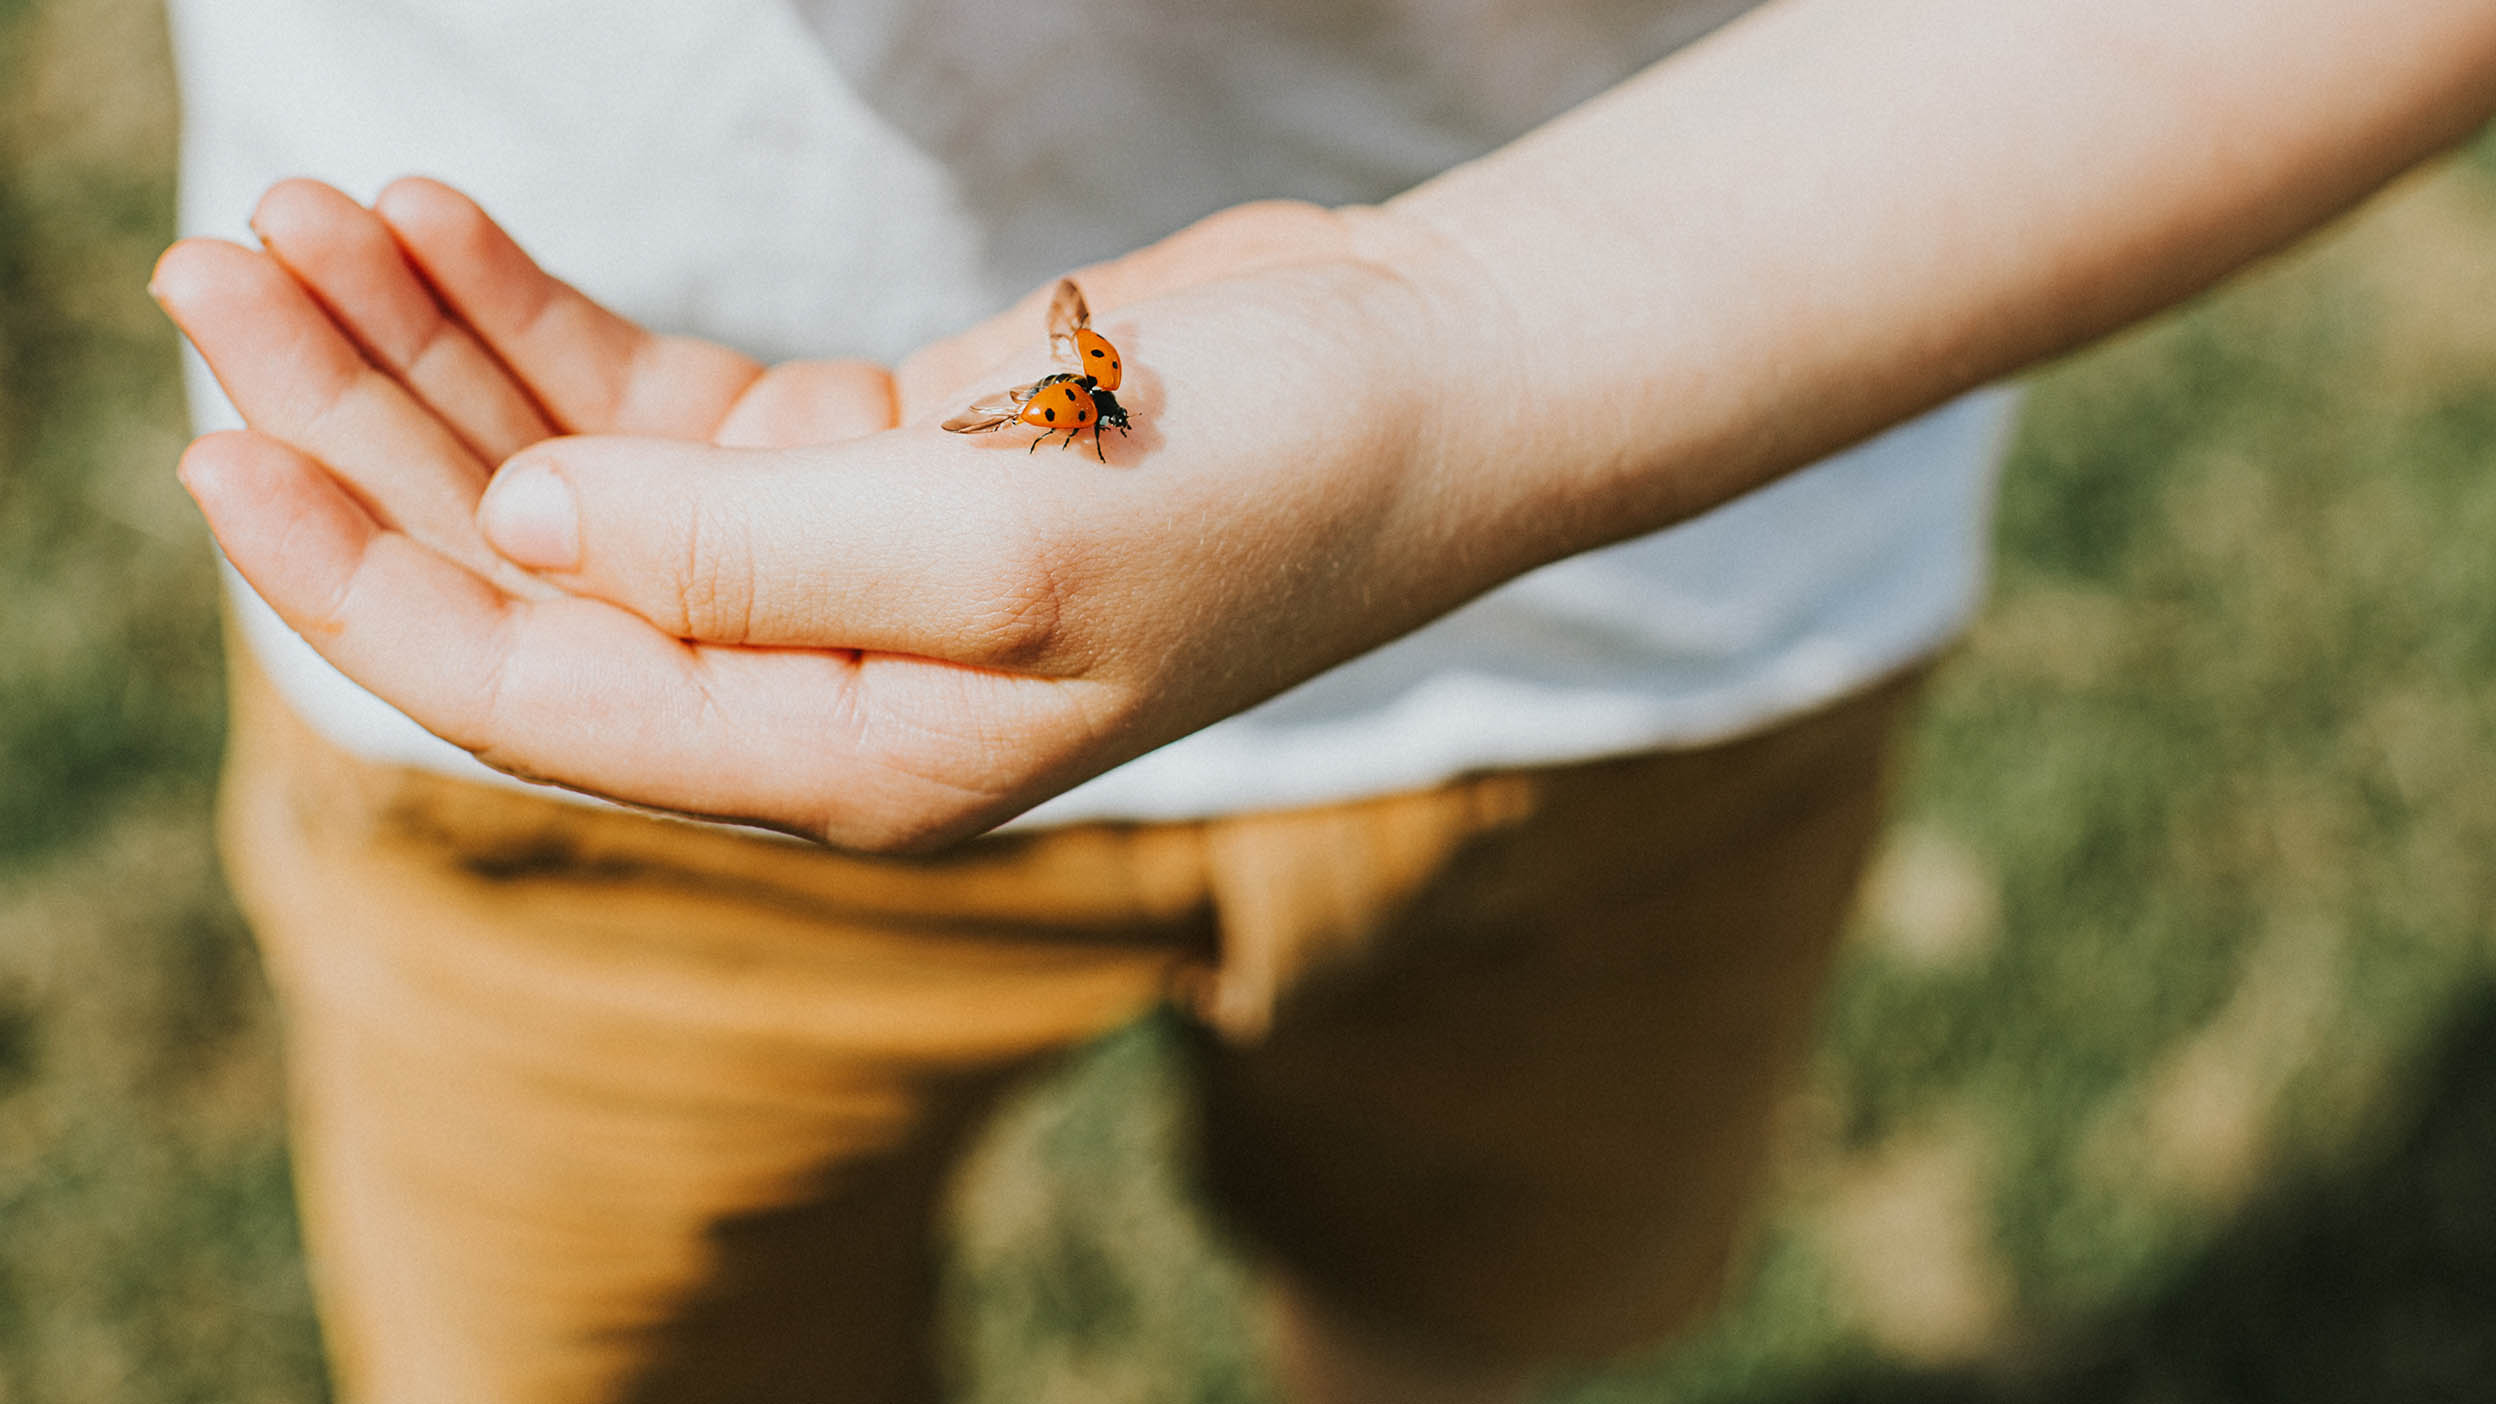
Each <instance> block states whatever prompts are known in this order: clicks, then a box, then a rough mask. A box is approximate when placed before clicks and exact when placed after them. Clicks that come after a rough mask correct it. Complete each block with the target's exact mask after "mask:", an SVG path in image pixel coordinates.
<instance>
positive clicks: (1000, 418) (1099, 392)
mask: <svg viewBox="0 0 2496 1404" xmlns="http://www.w3.org/2000/svg"><path fill="white" fill-rule="evenodd" d="M1049 349H1050V350H1051V351H1054V352H1056V353H1057V354H1058V355H1060V356H1061V357H1064V358H1066V359H1070V360H1072V361H1073V362H1074V363H1075V365H1076V367H1077V368H1078V369H1076V370H1072V371H1058V372H1056V373H1055V374H1053V375H1047V376H1043V377H1041V378H1040V379H1038V380H1035V381H1033V382H1032V383H1031V384H1029V385H1018V386H1016V387H1015V388H1013V389H1011V390H1008V391H1006V392H1005V393H1004V394H1002V395H998V396H992V397H990V398H988V399H985V400H980V401H978V402H976V403H974V404H973V405H972V406H971V407H970V408H968V409H966V410H964V411H962V412H961V413H960V414H957V415H955V416H953V417H952V418H950V419H948V420H946V421H945V428H947V429H948V430H951V431H952V432H954V433H956V434H985V433H988V432H990V431H992V430H996V429H1002V428H1004V427H1005V426H1006V425H1008V424H1028V425H1031V426H1032V427H1033V428H1036V429H1039V430H1040V431H1042V432H1041V434H1040V437H1039V438H1037V439H1034V440H1032V441H1031V451H1033V452H1037V451H1038V450H1039V447H1040V445H1042V444H1043V443H1046V442H1048V440H1049V438H1050V436H1051V435H1054V434H1061V433H1062V434H1064V435H1065V436H1066V439H1065V443H1064V444H1060V445H1059V447H1060V448H1063V447H1065V445H1066V444H1071V443H1073V442H1074V441H1075V435H1076V434H1077V433H1079V432H1081V431H1082V430H1084V429H1086V428H1089V429H1090V430H1091V431H1092V452H1093V454H1094V456H1096V457H1098V458H1099V459H1100V460H1101V461H1102V462H1104V463H1106V462H1108V461H1109V456H1108V455H1107V454H1104V453H1102V452H1101V430H1103V429H1104V428H1108V429H1115V430H1117V431H1118V432H1119V433H1121V434H1124V433H1126V432H1127V426H1128V424H1129V423H1130V422H1131V421H1130V420H1129V419H1128V418H1127V407H1126V406H1124V405H1122V404H1120V403H1118V397H1117V395H1115V394H1113V393H1111V392H1113V391H1115V390H1116V389H1117V388H1118V386H1119V384H1120V383H1121V381H1122V379H1123V372H1124V369H1125V367H1124V363H1123V362H1121V361H1120V359H1119V357H1118V348H1117V347H1115V346H1112V345H1110V344H1109V338H1108V337H1105V336H1103V335H1101V334H1100V333H1099V332H1096V331H1094V330H1092V309H1091V308H1090V307H1089V306H1087V305H1085V303H1084V300H1083V289H1081V288H1079V287H1077V286H1075V280H1074V279H1072V278H1060V279H1058V280H1057V290H1056V292H1055V293H1053V294H1052V295H1051V296H1050V298H1049Z"/></svg>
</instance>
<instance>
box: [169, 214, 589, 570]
mask: <svg viewBox="0 0 2496 1404" xmlns="http://www.w3.org/2000/svg"><path fill="white" fill-rule="evenodd" d="M148 286H149V288H150V289H151V290H152V291H153V292H154V293H155V295H156V297H157V300H158V301H159V302H161V303H162V304H163V305H164V307H165V310H166V312H167V313H168V314H169V315H170V316H171V317H172V318H173V320H174V322H175V323H176V324H177V325H179V326H180V327H181V328H182V331H183V333H184V334H185V335H187V336H188V337H190V339H191V343H192V344H193V345H195V346H197V347H198V348H199V351H200V354H201V355H202V356H204V357H205V358H206V359H207V361H208V366H209V369H211V370H213V371H215V372H216V376H217V383H218V384H220V385H222V386H223V387H225V393H226V395H227V396H228V397H229V398H230V399H232V400H233V401H234V405H235V408H236V409H239V410H240V411H242V415H243V419H244V421H245V422H246V423H248V424H250V425H251V426H252V427H253V428H254V429H257V430H259V431H260V432H262V433H264V434H267V435H269V436H270V437H272V438H275V439H278V440H281V441H283V442H285V443H287V444H290V445H292V446H293V447H295V448H296V449H298V450H300V451H302V452H303V453H305V454H307V455H309V456H311V457H312V458H314V459H317V460H319V461H320V462H322V463H324V464H326V465H328V467H329V469H330V471H331V472H333V473H335V474H336V475H337V476H338V478H339V480H340V481H341V482H343V483H344V484H345V485H346V486H347V487H348V488H349V489H350V490H352V491H353V492H354V494H355V495H356V497H357V498H358V499H359V500H360V501H361V502H362V503H363V504H364V505H365V506H366V507H367V508H368V509H369V510H370V511H371V512H372V513H373V514H374V516H375V518H376V519H377V520H379V521H380V522H381V523H382V524H383V525H385V526H388V527H392V528H395V529H397V530H400V531H404V532H406V533H407V534H408V535H409V536H411V537H413V538H415V539H416V540H418V541H420V542H423V543H424V544H425V545H427V546H430V547H432V548H434V549H435V550H438V551H441V552H443V553H444V554H445V555H448V556H449V557H450V558H451V559H453V560H455V561H458V562H460V563H461V564H463V565H466V566H469V567H470V568H472V569H475V570H478V571H480V572H484V573H486V574H488V575H489V576H491V577H494V578H497V579H502V580H506V581H508V582H509V583H510V584H511V585H512V586H513V587H514V588H520V589H526V590H530V591H542V590H543V586H541V585H539V584H538V583H537V582H534V581H531V580H529V579H528V577H527V576H526V574H525V573H524V572H519V571H515V570H513V569H512V568H511V567H510V566H509V565H508V563H506V562H503V561H502V560H500V559H499V558H498V557H497V556H496V555H495V553H494V552H493V551H492V550H490V549H489V548H488V547H487V546H486V544H485V541H484V539H483V538H482V537H480V536H479V535H478V534H477V528H476V502H477V495H478V493H479V492H481V491H483V489H484V487H485V479H486V468H485V465H484V464H483V463H481V462H479V461H478V460H477V458H476V456H475V455H474V454H472V453H471V452H469V450H468V446H467V445H466V444H464V443H462V442H461V441H460V439H459V437H458V436H457V435H456V434H453V433H452V432H451V431H450V429H449V428H448V427H447V426H445V425H444V424H443V423H442V421H441V420H439V419H437V418H435V417H434V416H433V415H432V414H431V413H430V412H429V411H427V410H426V409H425V408H424V407H423V406H422V405H419V404H417V403H416V401H415V400H414V399H413V398H411V397H410V396H409V395H408V393H407V391H406V389H405V388H404V387H402V386H401V385H399V384H398V382H396V381H394V380H392V379H390V377H388V376H386V375H383V374H382V373H381V372H380V371H378V370H376V369H374V368H373V366H372V365H371V363H369V362H367V361H366V360H365V359H364V355H363V353H362V352H361V351H359V350H357V349H356V347H355V344H354V343H353V342H351V341H349V340H348V339H347V337H346V334H345V333H343V332H341V331H340V330H339V329H338V326H337V324H336V323H334V322H332V321H331V320H330V319H329V315H328V314H327V313H326V312H324V311H322V310H321V308H320V306H319V305H318V304H316V303H315V302H313V301H312V298H311V295H310V294H308V293H306V292H305V291H304V290H303V287H302V285H300V284H298V283H297V282H296V281H295V280H294V279H293V278H291V277H288V276H287V274H286V271H285V270H284V269H282V268H280V267H279V266H278V265H277V263H276V262H275V261H274V260H273V259H271V258H269V256H268V255H266V254H262V253H259V252H256V251H254V250H251V249H246V248H242V247H240V246H238V245H234V244H228V243H225V242H222V241H220V240H215V239H185V240H183V241H182V242H180V243H178V244H175V245H174V246H173V247H172V248H170V249H168V250H166V251H165V254H164V256H163V257H162V258H161V259H159V260H158V261H157V264H156V272H155V276H154V277H153V278H152V279H150V281H149V284H148Z"/></svg>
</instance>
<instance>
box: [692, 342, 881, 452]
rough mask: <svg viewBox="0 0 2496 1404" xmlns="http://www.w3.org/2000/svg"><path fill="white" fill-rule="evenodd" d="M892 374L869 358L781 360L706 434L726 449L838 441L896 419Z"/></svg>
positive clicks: (874, 430)
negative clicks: (715, 431) (850, 359)
mask: <svg viewBox="0 0 2496 1404" xmlns="http://www.w3.org/2000/svg"><path fill="white" fill-rule="evenodd" d="M896 414H897V406H896V405H895V403H894V400H893V377H892V374H891V373H890V372H888V371H886V370H885V369H884V368H883V367H882V366H879V365H876V364H875V363H873V362H871V361H784V362H782V363H780V364H779V365H776V366H773V367H772V368H771V369H770V370H767V371H765V372H763V375H762V378H761V379H759V380H756V381H755V382H754V385H753V388H751V389H749V390H747V391H746V392H745V396H744V398H742V399H740V400H738V401H737V407H736V408H735V409H733V410H730V411H729V412H728V418H727V419H726V420H724V421H723V422H722V423H721V424H720V426H719V430H718V432H717V433H716V434H714V435H712V438H713V439H714V440H715V441H716V442H718V443H720V444H723V445H725V446H727V447H730V448H774V447H783V446H794V445H799V444H829V443H838V442H839V441H840V440H842V439H855V438H858V437H860V436H861V435H865V434H876V433H881V432H883V431H884V430H886V429H890V428H892V427H893V426H894V425H895V424H897V423H899V422H900V421H899V420H898V418H896Z"/></svg>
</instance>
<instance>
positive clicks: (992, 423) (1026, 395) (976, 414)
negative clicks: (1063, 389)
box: [945, 380, 1048, 434]
mask: <svg viewBox="0 0 2496 1404" xmlns="http://www.w3.org/2000/svg"><path fill="white" fill-rule="evenodd" d="M1047 383H1048V382H1047V381H1045V380H1035V381H1033V382H1032V383H1031V384H1029V385H1017V386H1015V387H1014V388H1013V389H1011V390H1008V391H1006V392H1004V393H1003V394H1000V395H990V396H987V397H985V398H984V399H979V400H974V401H972V403H971V406H970V408H968V409H966V410H963V411H962V412H961V413H959V414H956V415H954V416H952V417H951V418H949V419H947V420H946V421H945V427H946V428H947V429H949V430H952V431H953V432H954V433H956V434H985V433H987V432H988V431H989V430H991V429H1002V428H1004V427H1005V426H1007V425H1008V424H1011V423H1013V422H1014V421H1015V420H1016V419H1017V418H1020V417H1021V415H1022V412H1023V403H1024V402H1025V401H1027V400H1029V399H1030V398H1031V397H1032V396H1033V395H1036V394H1038V393H1039V391H1040V387H1041V386H1043V385H1046V384H1047Z"/></svg>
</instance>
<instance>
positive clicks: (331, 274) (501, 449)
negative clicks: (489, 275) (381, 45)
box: [251, 179, 554, 463]
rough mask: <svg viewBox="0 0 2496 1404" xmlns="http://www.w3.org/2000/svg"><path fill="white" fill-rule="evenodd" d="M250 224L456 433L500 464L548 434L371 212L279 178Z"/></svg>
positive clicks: (375, 357) (371, 356)
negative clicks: (444, 309) (444, 308)
mask: <svg viewBox="0 0 2496 1404" xmlns="http://www.w3.org/2000/svg"><path fill="white" fill-rule="evenodd" d="M251 227H252V230H253V232H255V233H257V234H258V235H259V236H260V242H261V244H262V245H263V246H265V247H266V248H267V249H268V251H269V253H270V255H271V256H272V257H274V258H275V259H276V260H277V261H278V263H279V264H280V265H281V266H282V267H284V268H285V269H286V271H287V272H288V273H291V274H293V275H294V277H295V280H296V281H297V282H300V283H302V284H303V285H304V287H305V288H306V289H308V290H309V291H310V292H311V293H312V295H313V297H315V298H317V299H318V300H319V301H320V303H321V305H322V306H323V307H324V308H326V309H327V310H328V312H329V314H330V317H331V318H332V319H333V320H334V321H336V322H337V323H338V325H339V326H341V327H342V328H344V329H345V330H346V332H347V333H348V335H350V336H352V337H353V338H354V339H355V341H356V343H357V344H358V345H359V346H361V347H362V348H363V350H364V354H365V357H366V359H368V360H370V361H371V362H372V363H373V364H374V365H376V366H378V367H380V368H381V369H382V370H384V371H386V372H388V373H389V374H390V375H391V376H392V377H394V378H395V379H397V380H398V382H399V383H400V384H401V385H404V386H406V387H407V389H408V390H409V391H410V392H411V393H412V394H413V395H414V396H415V397H416V398H417V399H418V400H420V401H422V402H423V403H424V404H425V405H426V406H427V407H428V408H430V409H432V410H433V412H434V413H435V414H437V415H439V416H441V418H442V420H443V422H444V423H446V424H448V425H450V427H451V429H452V431H453V432H454V433H456V434H458V435H459V437H460V439H461V440H462V441H463V442H465V443H466V444H467V445H468V447H469V449H470V450H471V451H473V452H474V453H475V454H476V455H477V457H478V458H479V459H480V460H481V461H483V462H486V463H500V462H502V461H503V460H504V459H506V458H509V457H510V456H511V455H513V454H515V453H518V452H519V451H520V450H521V449H523V448H525V447H527V446H528V445H530V444H533V443H536V442H537V441H538V440H540V439H543V438H548V437H550V436H551V435H552V434H553V433H554V429H553V426H551V425H550V424H548V423H547V421H546V417H545V416H544V415H543V414H541V413H539V412H538V408H537V404H536V402H535V401H533V400H531V399H530V398H529V395H528V392H527V391H525V390H523V389H522V388H521V386H520V382H519V381H517V380H516V379H514V378H513V377H512V375H511V373H510V372H509V371H507V370H505V369H504V368H503V365H502V363H501V362H500V361H498V360H496V359H495V358H494V355H493V353H492V352H490V351H488V350H486V349H485V345H484V343H482V342H480V341H478V340H477V339H476V337H475V335H473V334H472V333H471V332H470V331H469V330H468V328H467V327H466V326H464V325H462V324H461V323H460V322H459V321H458V320H457V319H455V318H453V317H451V316H449V315H447V314H446V313H445V312H444V311H443V308H442V304H441V302H440V301H439V300H437V299H436V298H435V297H434V295H433V290H432V289H431V288H429V287H427V286H426V285H425V283H424V280H423V279H422V278H421V277H419V276H418V275H417V273H416V270H415V268H414V267H412V266H411V265H410V264H409V263H408V261H407V257H406V255H405V254H403V253H401V252H400V250H399V245H398V241H397V240H396V239H393V238H392V237H391V235H390V230H389V227H388V226H387V225H384V224H383V223H382V222H381V221H380V220H379V219H378V218H376V217H375V216H374V215H373V212H372V211H370V210H368V209H365V208H364V207H363V206H362V205H359V204H357V203H356V202H355V201H353V200H351V199H348V198H347V197H346V196H345V195H344V194H342V193H340V192H339V191H337V190H335V189H333V188H331V187H330V186H327V185H323V184H321V183H320V182H319V181H315V180H300V179H298V180H287V181H280V182H279V183H278V184H276V185H274V186H272V187H270V189H269V192H268V193H267V194H266V195H263V196H262V197H261V198H260V206H259V208H258V209H257V210H255V211H253V213H252V217H251Z"/></svg>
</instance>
